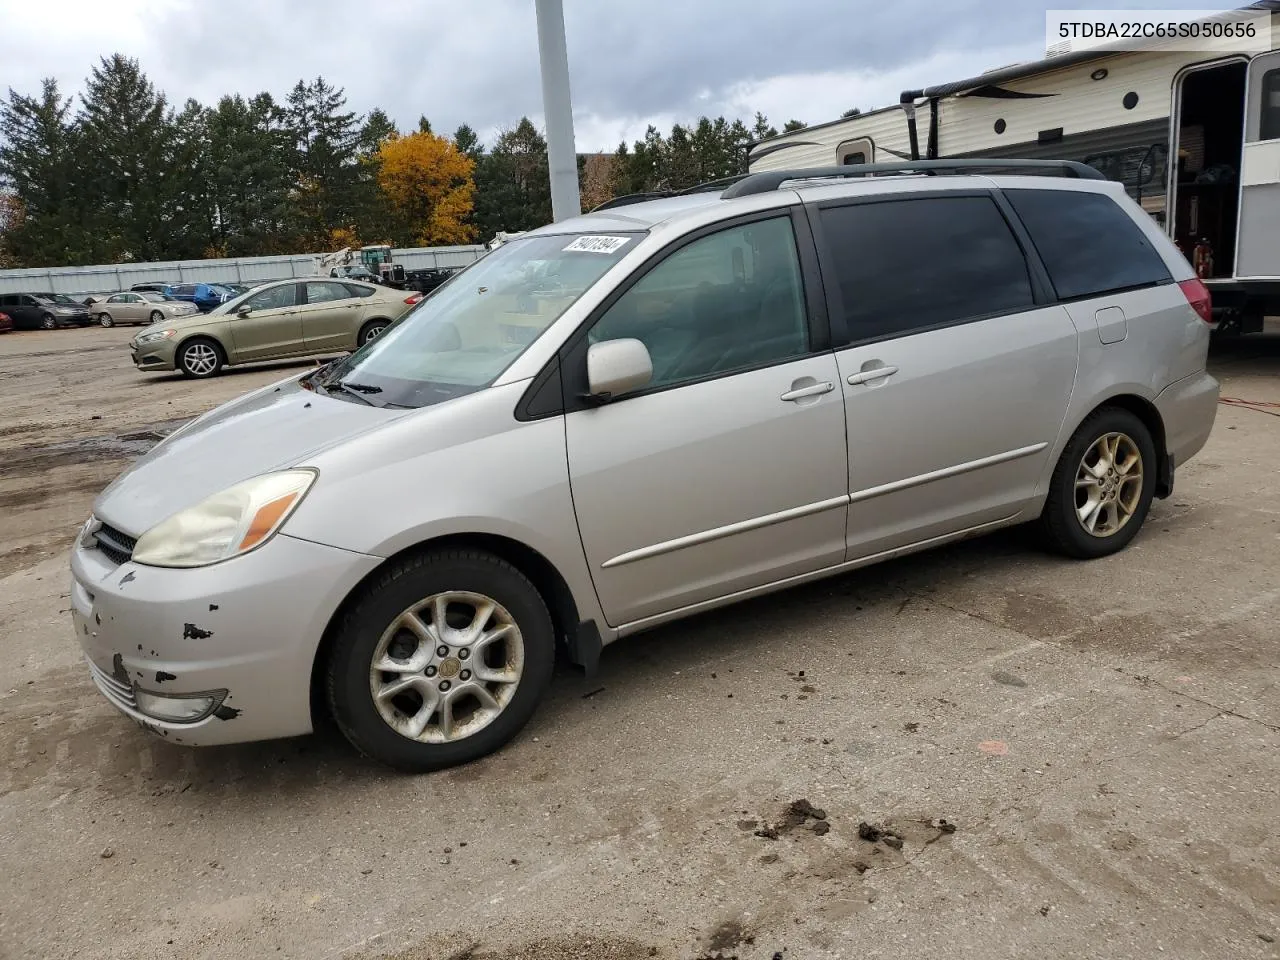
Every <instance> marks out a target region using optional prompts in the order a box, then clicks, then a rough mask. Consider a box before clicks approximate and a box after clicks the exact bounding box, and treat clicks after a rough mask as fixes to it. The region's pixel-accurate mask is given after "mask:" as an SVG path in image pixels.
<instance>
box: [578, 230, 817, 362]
mask: <svg viewBox="0 0 1280 960" xmlns="http://www.w3.org/2000/svg"><path fill="white" fill-rule="evenodd" d="M623 338H634V339H636V340H639V341H640V342H641V343H643V344H644V345H645V347H646V348H648V350H649V356H650V357H651V358H652V360H653V379H652V380H651V381H650V386H651V387H661V386H668V385H671V384H674V383H680V382H683V381H686V380H696V379H699V378H702V377H708V376H714V375H717V374H723V373H729V372H732V371H734V370H741V369H745V368H748V367H755V366H760V365H763V364H768V363H777V362H780V361H782V360H785V359H788V358H792V357H798V356H801V355H803V354H804V353H805V352H806V350H807V349H808V330H807V325H806V322H805V309H804V285H803V283H802V282H801V279H800V264H799V261H798V259H797V256H796V243H795V235H794V233H793V232H792V229H791V218H790V217H789V216H783V217H776V218H774V219H772V220H762V221H758V222H755V223H749V224H745V225H743V226H738V227H732V228H730V229H727V230H722V231H720V232H719V233H714V234H711V235H710V236H707V237H702V238H701V239H699V240H695V241H693V242H692V243H689V244H687V245H685V246H683V247H681V248H680V249H679V250H677V251H676V252H675V253H673V254H671V255H670V256H669V257H667V258H666V259H665V260H663V261H662V262H661V263H659V264H658V265H657V266H656V267H654V268H653V269H652V270H650V271H649V272H648V273H646V274H645V275H644V276H643V277H641V278H640V279H639V280H638V281H637V282H636V283H635V284H634V285H633V286H632V287H631V288H630V289H629V290H628V291H627V292H626V293H624V294H623V295H622V297H620V298H619V299H618V301H617V302H616V303H615V304H614V305H613V306H612V307H610V308H609V311H608V312H607V313H606V314H605V315H604V316H602V317H601V318H600V319H599V320H598V321H597V322H596V324H595V326H594V327H592V329H591V331H590V332H589V334H588V339H589V340H590V342H591V343H599V342H601V341H602V340H618V339H623Z"/></svg>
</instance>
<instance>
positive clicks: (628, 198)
mask: <svg viewBox="0 0 1280 960" xmlns="http://www.w3.org/2000/svg"><path fill="white" fill-rule="evenodd" d="M670 196H674V194H673V193H672V192H671V191H670V190H651V191H649V192H648V193H628V194H626V195H625V196H621V197H614V198H613V199H612V200H606V201H605V202H604V203H602V204H600V205H599V206H598V207H592V208H591V209H590V210H589V211H587V212H588V213H598V212H599V211H601V210H612V209H613V208H614V207H625V206H628V205H629V204H632V203H644V202H645V201H646V200H661V199H662V198H664V197H670Z"/></svg>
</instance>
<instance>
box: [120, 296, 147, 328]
mask: <svg viewBox="0 0 1280 960" xmlns="http://www.w3.org/2000/svg"><path fill="white" fill-rule="evenodd" d="M121 296H123V297H124V303H122V304H121V305H120V309H119V311H118V312H119V314H120V319H121V320H123V321H125V322H126V323H138V322H140V321H142V320H147V319H150V317H151V310H150V307H151V304H150V303H149V302H148V301H147V298H146V297H144V296H142V295H141V294H138V293H125V294H121Z"/></svg>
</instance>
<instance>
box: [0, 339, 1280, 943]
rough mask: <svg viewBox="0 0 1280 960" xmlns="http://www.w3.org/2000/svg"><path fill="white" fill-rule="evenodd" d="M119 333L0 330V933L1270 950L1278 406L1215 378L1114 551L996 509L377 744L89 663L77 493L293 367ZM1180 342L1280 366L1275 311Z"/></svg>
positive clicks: (1277, 910) (1234, 375)
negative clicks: (275, 724) (266, 723)
mask: <svg viewBox="0 0 1280 960" xmlns="http://www.w3.org/2000/svg"><path fill="white" fill-rule="evenodd" d="M131 334H132V331H130V330H120V329H112V330H103V329H97V328H94V329H90V330H83V331H54V332H49V333H44V332H33V333H16V334H11V335H7V336H4V337H0V410H3V415H2V416H0V464H3V466H0V645H2V647H0V648H2V649H3V653H4V661H3V662H4V664H5V666H4V668H3V673H0V957H4V958H9V957H42V958H44V957H49V958H54V957H77V958H90V957H131V958H132V957H184V958H185V957H211V958H212V957H219V958H225V957H227V956H229V955H238V956H243V957H269V956H280V957H307V958H320V957H328V958H339V957H346V958H360V960H371V958H381V957H398V958H428V957H429V958H438V960H445V958H452V960H463V958H471V960H482V958H489V960H497V958H504V960H505V958H514V957H521V958H542V957H546V958H570V957H573V958H594V957H602V958H626V960H631V958H637V960H639V958H648V957H660V958H670V960H677V958H679V960H685V958H690V960H692V958H704V957H708V958H710V957H721V958H728V957H739V958H742V960H748V958H750V960H755V958H763V960H770V958H776V957H779V956H780V957H782V958H784V960H804V958H827V957H859V958H863V957H886V958H888V957H895V958H897V957H901V958H908V957H910V958H916V957H921V956H930V955H932V956H953V957H959V956H965V957H979V958H984V957H1010V956H1027V957H1057V956H1064V957H1065V956H1069V957H1072V958H1087V957H1143V958H1149V957H1153V956H1156V955H1159V954H1160V953H1164V954H1165V955H1168V956H1175V957H1179V958H1199V957H1203V958H1213V960H1221V958H1226V957H1231V958H1251V957H1277V956H1280V947H1278V946H1277V942H1276V941H1277V940H1280V834H1278V833H1277V831H1276V829H1275V824H1276V821H1277V812H1278V811H1280V797H1278V795H1277V794H1278V792H1280V749H1278V748H1280V697H1278V696H1277V681H1278V680H1280V666H1278V663H1277V641H1278V640H1280V626H1278V625H1280V481H1278V477H1280V470H1278V468H1280V419H1277V418H1276V417H1273V416H1269V415H1266V414H1264V413H1262V412H1259V411H1258V410H1251V409H1245V408H1241V407H1238V406H1226V405H1224V406H1222V407H1220V412H1219V417H1218V423H1217V426H1216V428H1215V430H1214V433H1213V436H1212V438H1211V439H1210V441H1209V445H1208V446H1207V448H1206V449H1205V450H1204V451H1203V452H1202V453H1201V455H1200V457H1199V459H1197V460H1195V461H1193V462H1192V463H1191V464H1189V465H1188V466H1187V467H1186V468H1185V469H1180V470H1179V472H1178V481H1177V490H1176V492H1175V494H1174V496H1173V497H1172V498H1171V499H1169V500H1166V501H1157V503H1156V505H1155V507H1154V508H1153V511H1152V514H1151V517H1150V519H1149V520H1148V523H1147V526H1146V529H1145V530H1144V532H1143V533H1142V535H1141V536H1140V537H1139V538H1138V539H1137V540H1136V541H1135V542H1134V544H1133V545H1132V546H1131V547H1130V549H1129V550H1127V551H1126V552H1124V553H1123V554H1121V555H1119V556H1117V557H1112V558H1110V559H1107V560H1102V561H1097V562H1094V563H1088V564H1080V563H1072V562H1067V561H1062V560H1059V559H1055V558H1052V557H1048V556H1045V555H1043V554H1042V553H1039V552H1038V551H1037V550H1036V549H1035V547H1034V545H1032V544H1030V543H1028V541H1027V538H1026V537H1025V535H1023V534H1022V533H1020V532H1017V531H1015V532H1012V533H1006V534H1002V535H998V536H993V537H989V538H986V539H982V540H976V541H972V542H969V543H965V544H961V545H959V546H955V547H951V548H947V549H943V550H939V551H936V552H933V553H929V554H924V555H921V556H917V557H913V558H908V559H905V560H902V561H897V562H893V563H889V564H885V565H882V566H878V567H873V568H870V569H867V570H863V571H861V572H858V573H855V574H851V575H849V576H845V577H841V578H839V579H835V580H831V581H827V582H824V583H819V584H816V585H811V586H809V587H805V588H801V589H797V590H793V591H791V592H789V593H784V594H780V595H776V596H774V597H770V598H765V599H761V600H758V601H754V602H751V603H748V604H745V605H742V606H739V607H737V608H735V609H731V610H728V611H723V612H718V613H715V614H710V615H706V616H703V617H701V618H698V619H696V620H692V621H688V622H685V623H682V624H678V625H675V626H672V627H669V628H666V629H663V630H660V631H657V632H654V633H651V634H647V635H643V636H640V637H636V638H633V639H631V640H628V641H624V642H623V643H621V644H618V645H617V646H615V647H613V648H610V649H609V650H608V651H606V654H605V658H604V662H603V665H602V669H601V672H600V675H599V676H598V677H597V678H596V679H595V680H593V681H591V682H587V681H585V680H583V679H582V678H581V677H580V676H579V675H577V674H575V673H574V672H572V671H570V670H568V669H567V668H566V669H564V670H562V671H561V672H560V673H559V674H558V676H557V679H556V681H555V683H554V685H553V689H552V694H551V697H550V699H549V701H548V702H547V703H546V704H544V707H543V709H542V710H541V712H540V713H539V714H538V716H537V717H536V718H535V719H534V721H533V723H532V724H531V725H530V726H529V727H528V728H527V730H526V731H525V733H524V734H523V735H522V736H521V737H520V738H519V739H518V740H517V741H516V742H515V743H514V744H513V745H511V746H510V747H509V748H508V749H506V750H505V751H503V752H502V753H500V754H499V755H497V756H494V757H490V758H489V759H487V760H485V761H482V762H480V763H477V764H473V765H471V766H469V767H465V768H461V769H457V770H453V771H449V772H446V773H442V774H437V775H432V776H425V777H417V778H410V777H402V776H397V775H393V774H390V773H387V772H385V771H383V770H381V769H379V768H376V767H372V766H370V765H368V764H367V763H364V762H362V761H360V760H358V759H356V758H355V757H354V756H353V755H352V753H351V752H350V751H349V750H348V749H347V748H346V747H345V745H344V744H343V743H342V742H340V741H339V740H338V739H337V738H336V737H334V736H331V735H317V736H313V737H309V738H305V739H301V740H293V741H283V742H277V743H267V744H255V745H250V746H246V747H235V748H216V749H214V748H209V749H205V750H188V749H181V748H177V747H174V746H173V745H171V744H167V743H163V742H160V741H159V740H156V739H154V738H151V737H149V736H148V735H146V734H144V733H142V732H141V731H140V730H139V729H138V728H137V727H136V726H135V725H134V724H132V723H130V722H128V721H127V720H125V719H124V718H122V717H120V716H119V715H118V714H116V712H115V711H114V710H113V709H112V708H111V707H109V706H108V704H107V702H106V701H105V700H104V699H103V698H102V697H101V696H100V695H99V694H98V693H97V691H96V690H95V689H94V688H93V686H92V685H91V683H90V681H89V678H88V676H87V674H86V671H85V669H84V668H83V667H82V665H81V662H80V659H79V655H78V650H77V647H76V644H75V641H74V638H73V637H72V634H71V628H70V617H69V613H68V610H67V607H68V602H67V599H66V598H67V582H68V573H67V569H66V557H65V551H66V549H67V546H68V544H69V543H70V540H71V538H72V537H73V535H74V533H75V531H76V529H77V528H78V526H79V525H80V524H81V523H82V522H83V520H84V518H85V517H86V515H87V514H88V512H89V507H90V504H91V502H92V499H93V497H94V495H95V494H96V492H97V491H98V490H99V489H101V487H103V486H104V485H105V484H106V483H107V482H108V481H109V480H110V479H111V478H112V477H114V476H115V475H116V474H117V473H118V472H119V471H120V470H121V469H122V468H123V467H124V466H125V465H126V464H127V463H128V461H129V459H130V458H131V457H134V456H136V455H138V454H139V453H141V452H142V451H144V450H145V449H146V448H147V447H148V446H149V445H150V443H152V442H154V440H155V438H156V436H157V435H159V434H161V433H163V432H164V431H165V430H167V429H170V428H171V427H172V426H173V424H174V423H175V422H176V421H181V420H183V419H185V418H188V417H190V416H193V415H195V414H197V413H199V412H200V411H202V410H204V409H206V408H208V407H210V406H212V405H214V404H217V403H219V402H221V401H224V400H227V399H229V398H231V397H233V396H235V395H237V394H239V393H242V392H244V391H247V390H249V389H251V388H253V387H256V386H258V385H260V384H263V383H266V382H270V381H272V380H275V379H279V378H281V377H283V376H286V375H288V374H289V373H290V372H293V371H295V370H296V369H297V365H292V366H290V365H275V366H272V367H267V368H261V367H259V368H255V369H252V370H249V371H245V372H232V373H230V374H228V375H226V376H223V377H221V378H218V379H215V380H213V381H208V382H202V383H192V382H190V381H185V380H182V379H181V378H178V377H154V376H147V377H144V376H142V375H140V374H138V373H137V372H136V371H134V370H133V368H132V365H131V364H130V362H129V358H128V354H127V351H126V349H125V347H124V343H125V341H127V340H128V338H129V337H130V336H131ZM1213 366H1214V369H1215V372H1216V373H1217V375H1218V376H1219V378H1220V379H1221V380H1222V382H1223V393H1224V395H1226V396H1231V397H1241V398H1246V399H1249V400H1255V401H1269V402H1273V403H1275V402H1280V376H1278V374H1280V335H1270V336H1264V337H1257V338H1245V339H1243V340H1240V341H1237V342H1236V343H1234V344H1229V345H1226V347H1225V348H1224V349H1221V350H1218V351H1216V354H1215V358H1214V361H1213ZM1273 410H1274V412H1277V413H1280V408H1273ZM801 799H804V800H807V801H809V802H810V803H811V804H812V805H813V806H814V807H818V808H821V809H820V810H818V811H817V813H818V814H824V815H825V820H821V821H819V820H818V819H817V818H816V816H815V815H814V811H807V814H808V815H806V811H804V810H803V808H802V809H801V812H800V813H795V814H790V813H789V812H788V806H789V805H790V804H791V803H792V802H793V801H796V800H801ZM943 820H945V821H946V824H945V825H944V824H943V823H942V822H941V821H943ZM860 823H866V824H867V827H866V828H864V829H862V830H861V835H860V829H859V824H860ZM824 825H825V827H824ZM885 827H887V828H889V829H890V831H891V832H890V833H888V834H885V835H883V836H882V837H881V838H880V839H873V838H874V837H875V836H876V833H877V829H876V828H885ZM953 827H954V832H951V830H952V828H953ZM761 834H763V835H761Z"/></svg>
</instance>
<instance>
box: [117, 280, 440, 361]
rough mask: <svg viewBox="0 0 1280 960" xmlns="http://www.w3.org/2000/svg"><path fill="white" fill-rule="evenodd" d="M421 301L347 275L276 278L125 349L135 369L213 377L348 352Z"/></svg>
mask: <svg viewBox="0 0 1280 960" xmlns="http://www.w3.org/2000/svg"><path fill="white" fill-rule="evenodd" d="M421 299H422V294H420V293H416V292H406V291H404V290H393V289H391V288H389V287H379V286H374V285H373V284H370V283H356V282H355V281H350V280H327V279H314V280H312V279H298V280H279V281H276V282H274V283H269V284H263V285H261V286H258V287H254V288H253V289H252V290H250V291H248V292H247V293H244V294H241V295H240V296H239V297H236V298H234V299H232V300H228V301H227V302H226V303H224V304H222V305H221V306H219V307H216V308H215V309H213V310H211V311H210V312H209V313H204V314H197V315H195V316H191V317H181V318H175V319H171V320H165V321H162V322H160V323H154V324H152V325H151V326H149V327H147V328H146V329H145V330H143V331H142V332H141V333H139V334H138V335H137V336H136V337H134V338H133V340H132V341H131V342H130V344H129V347H130V349H131V350H132V352H133V362H134V364H135V365H136V366H137V368H138V369H139V370H144V371H152V370H156V371H166V370H180V371H181V372H182V373H184V374H186V375H187V376H189V377H212V376H215V375H216V374H218V373H219V372H221V370H222V368H223V367H224V366H229V365H233V364H240V363H254V362H257V361H259V360H281V359H286V358H289V357H305V356H311V355H315V354H332V353H341V352H344V351H349V350H354V349H356V348H357V347H359V346H362V345H363V344H365V343H367V342H368V341H370V340H372V339H373V338H374V337H376V336H377V335H378V334H380V333H381V332H382V331H383V330H385V329H386V328H387V327H388V326H389V325H390V324H391V323H392V322H394V321H395V320H397V319H399V318H400V316H401V315H403V314H404V313H407V312H408V310H409V308H410V307H412V306H413V305H414V304H415V303H417V302H418V301H419V300H421Z"/></svg>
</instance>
